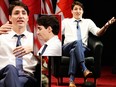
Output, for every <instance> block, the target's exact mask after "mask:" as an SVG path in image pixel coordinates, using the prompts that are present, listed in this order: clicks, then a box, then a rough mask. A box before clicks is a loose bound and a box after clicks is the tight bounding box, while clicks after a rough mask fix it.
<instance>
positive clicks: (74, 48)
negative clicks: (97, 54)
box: [62, 41, 89, 75]
mask: <svg viewBox="0 0 116 87" xmlns="http://www.w3.org/2000/svg"><path fill="white" fill-rule="evenodd" d="M62 50H63V56H69V57H70V65H69V72H68V74H69V75H70V74H73V75H75V73H76V69H77V66H78V65H79V64H80V63H81V62H85V59H84V58H85V54H87V53H88V51H89V50H88V49H87V48H85V47H83V46H82V43H81V42H80V41H74V42H71V43H67V44H65V45H63V47H62Z"/></svg>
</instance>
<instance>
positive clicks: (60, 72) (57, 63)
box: [51, 37, 103, 85]
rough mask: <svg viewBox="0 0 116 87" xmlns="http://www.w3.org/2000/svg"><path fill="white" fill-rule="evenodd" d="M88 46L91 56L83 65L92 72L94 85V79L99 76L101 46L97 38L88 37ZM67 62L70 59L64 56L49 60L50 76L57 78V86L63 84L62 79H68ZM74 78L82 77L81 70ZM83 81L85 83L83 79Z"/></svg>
mask: <svg viewBox="0 0 116 87" xmlns="http://www.w3.org/2000/svg"><path fill="white" fill-rule="evenodd" d="M88 46H89V48H90V49H91V54H90V56H88V57H86V58H85V64H86V66H87V68H88V69H89V70H91V71H92V72H93V75H92V76H91V78H94V84H95V85H96V79H97V78H99V77H100V75H101V56H102V49H103V44H102V42H101V41H99V40H98V38H96V37H89V40H88ZM69 60H70V57H66V56H61V57H53V58H51V64H52V75H53V76H54V77H56V78H57V80H58V84H62V83H63V77H69V75H68V69H69ZM76 77H83V74H82V72H81V70H78V71H77V74H76ZM84 81H86V79H85V78H84Z"/></svg>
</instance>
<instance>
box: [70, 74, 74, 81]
mask: <svg viewBox="0 0 116 87" xmlns="http://www.w3.org/2000/svg"><path fill="white" fill-rule="evenodd" d="M70 82H74V75H72V74H71V75H70Z"/></svg>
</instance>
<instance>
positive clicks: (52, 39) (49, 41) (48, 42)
mask: <svg viewBox="0 0 116 87" xmlns="http://www.w3.org/2000/svg"><path fill="white" fill-rule="evenodd" d="M55 38H58V36H57V35H55V36H54V37H52V38H51V39H50V40H48V41H47V42H46V43H45V44H47V45H49V44H50V43H51V42H52V41H54V39H55Z"/></svg>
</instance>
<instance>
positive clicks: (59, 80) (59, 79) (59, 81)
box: [58, 77, 63, 85]
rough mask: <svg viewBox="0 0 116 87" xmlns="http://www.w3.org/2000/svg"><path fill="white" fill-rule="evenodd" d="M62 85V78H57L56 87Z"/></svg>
mask: <svg viewBox="0 0 116 87" xmlns="http://www.w3.org/2000/svg"><path fill="white" fill-rule="evenodd" d="M62 83H63V78H62V77H59V78H58V85H61V84H62Z"/></svg>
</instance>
